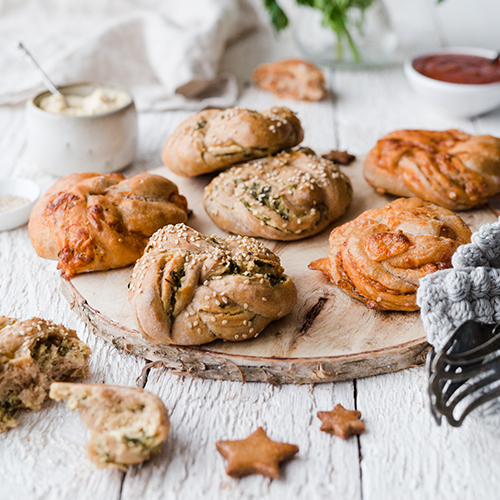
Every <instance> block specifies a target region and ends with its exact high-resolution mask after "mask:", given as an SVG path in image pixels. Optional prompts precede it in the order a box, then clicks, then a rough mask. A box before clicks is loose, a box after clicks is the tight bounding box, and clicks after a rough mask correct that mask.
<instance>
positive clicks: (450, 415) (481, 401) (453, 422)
mask: <svg viewBox="0 0 500 500" xmlns="http://www.w3.org/2000/svg"><path fill="white" fill-rule="evenodd" d="M497 380H498V379H497ZM499 396H500V387H497V388H496V389H493V390H492V391H491V392H488V393H485V394H483V395H482V396H480V397H478V398H477V399H475V400H474V401H473V402H472V403H470V404H469V405H468V406H467V407H466V408H465V409H464V410H463V411H462V414H461V416H460V417H459V418H458V419H457V418H455V416H454V414H453V411H451V412H449V413H448V412H447V414H446V420H447V421H448V422H449V423H450V424H451V425H453V426H454V427H460V426H461V425H462V423H463V421H464V420H465V417H466V416H467V415H468V414H469V413H470V412H471V411H472V410H475V409H476V408H478V407H479V406H481V405H482V404H484V403H487V402H488V401H491V400H492V399H495V398H497V397H499ZM453 409H454V408H453Z"/></svg>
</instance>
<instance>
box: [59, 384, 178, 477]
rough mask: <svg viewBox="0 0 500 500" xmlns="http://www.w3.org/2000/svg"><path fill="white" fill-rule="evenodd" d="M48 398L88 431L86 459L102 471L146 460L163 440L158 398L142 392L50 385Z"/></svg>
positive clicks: (163, 414)
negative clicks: (74, 412) (64, 406)
mask: <svg viewBox="0 0 500 500" xmlns="http://www.w3.org/2000/svg"><path fill="white" fill-rule="evenodd" d="M50 397H51V398H52V399H54V400H56V401H61V400H63V399H66V400H67V401H66V402H67V405H68V407H69V408H70V409H71V410H75V409H76V408H78V410H79V413H80V418H81V419H82V421H83V423H84V424H85V426H86V427H87V428H88V429H90V430H91V431H92V434H91V438H90V441H89V443H88V444H87V452H88V455H89V458H90V460H91V461H92V462H94V464H96V465H97V466H98V467H102V468H119V469H122V470H126V469H127V467H128V466H129V465H133V464H138V463H141V462H144V461H145V460H147V459H149V458H150V456H151V454H152V453H156V452H158V451H160V445H161V443H163V441H165V439H167V436H168V431H169V430H170V421H169V418H168V415H167V410H166V409H165V406H164V405H163V402H162V401H161V399H160V398H158V397H157V396H155V395H154V394H151V393H150V392H147V391H144V390H142V389H135V388H132V387H120V386H116V385H105V384H70V383H57V382H56V383H54V384H52V385H51V387H50Z"/></svg>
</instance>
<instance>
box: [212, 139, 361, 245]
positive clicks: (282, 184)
mask: <svg viewBox="0 0 500 500" xmlns="http://www.w3.org/2000/svg"><path fill="white" fill-rule="evenodd" d="M351 196H352V188H351V183H350V181H349V179H348V177H347V176H346V175H344V174H343V173H342V172H341V171H340V170H339V168H338V167H337V166H336V165H335V164H334V163H333V162H331V161H328V160H325V159H323V158H320V157H318V156H316V155H315V154H314V152H313V151H311V150H310V149H307V148H300V149H298V150H296V151H283V152H281V153H278V154H276V155H274V156H268V157H266V158H262V159H259V160H254V161H252V162H249V163H244V164H241V165H237V166H235V167H233V168H231V169H230V170H228V171H226V172H223V173H221V174H219V175H218V176H217V177H215V179H213V180H212V182H211V183H210V184H209V185H208V186H207V187H206V188H205V194H204V203H205V209H206V211H207V213H208V215H209V216H210V218H211V219H212V220H213V221H214V222H215V223H216V224H217V225H218V226H219V227H220V228H222V229H225V230H226V231H229V232H231V233H236V234H241V235H245V236H260V237H262V238H268V239H272V240H298V239H301V238H307V237H308V236H312V235H314V234H317V233H319V232H320V231H322V230H323V229H325V227H326V226H328V224H330V223H331V222H332V221H334V220H335V219H337V218H339V217H340V216H341V215H343V214H344V212H345V211H346V209H347V207H348V206H349V204H350V203H351Z"/></svg>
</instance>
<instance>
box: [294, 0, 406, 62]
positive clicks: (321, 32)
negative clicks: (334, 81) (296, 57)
mask: <svg viewBox="0 0 500 500" xmlns="http://www.w3.org/2000/svg"><path fill="white" fill-rule="evenodd" d="M322 19H323V14H322V12H321V11H319V10H317V9H313V8H311V7H302V8H301V9H300V13H299V15H298V16H297V19H296V20H295V22H294V23H293V27H292V29H293V36H294V39H295V41H296V42H297V44H298V46H299V48H300V49H301V51H302V52H303V53H304V55H305V56H306V57H307V58H308V59H310V60H312V61H314V62H316V63H317V64H322V65H327V66H335V67H339V66H340V67H351V68H354V67H367V66H381V65H386V64H391V63H394V62H396V59H397V57H396V48H397V46H398V37H397V35H396V33H395V31H394V30H393V28H392V25H391V20H390V18H389V15H388V13H387V10H386V8H385V6H384V4H383V3H382V1H381V0H374V2H373V3H372V4H371V5H370V6H369V7H368V8H367V9H366V10H365V11H364V12H363V11H361V10H360V9H358V8H355V7H353V8H351V9H350V10H349V14H348V22H347V23H346V25H347V29H348V31H349V34H350V35H351V40H349V39H348V37H347V36H346V35H345V34H342V35H341V36H338V35H337V33H336V32H335V31H334V30H333V29H332V28H330V27H325V26H323V25H322Z"/></svg>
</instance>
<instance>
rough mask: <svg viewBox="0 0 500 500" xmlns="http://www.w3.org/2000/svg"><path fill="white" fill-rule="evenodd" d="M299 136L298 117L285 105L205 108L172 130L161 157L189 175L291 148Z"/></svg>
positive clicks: (301, 131)
mask: <svg viewBox="0 0 500 500" xmlns="http://www.w3.org/2000/svg"><path fill="white" fill-rule="evenodd" d="M303 138H304V132H303V130H302V127H301V125H300V121H299V119H298V118H297V116H296V115H295V113H293V112H292V111H290V110H289V109H287V108H278V107H275V108H271V109H268V110H265V111H261V112H258V111H254V110H251V109H243V108H230V109H224V110H220V109H207V110H205V111H201V112H200V113H197V114H195V115H193V116H191V117H189V118H188V119H187V120H185V121H183V122H182V123H181V124H180V125H179V126H178V127H177V128H176V129H175V130H174V132H173V133H172V135H170V136H169V137H168V139H167V141H166V142H165V145H164V146H163V150H162V156H161V157H162V160H163V163H164V164H165V165H166V166H167V167H168V168H169V169H170V170H172V172H174V173H176V174H178V175H182V176H183V177H193V176H195V175H201V174H206V173H208V172H214V171H216V170H220V169H222V168H226V167H230V166H232V165H235V164H236V163H240V162H242V161H248V160H253V159H254V158H262V157H264V156H268V155H271V154H273V153H276V152H277V151H281V150H282V149H287V148H292V147H293V146H296V145H297V144H299V142H301V141H302V139H303Z"/></svg>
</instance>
